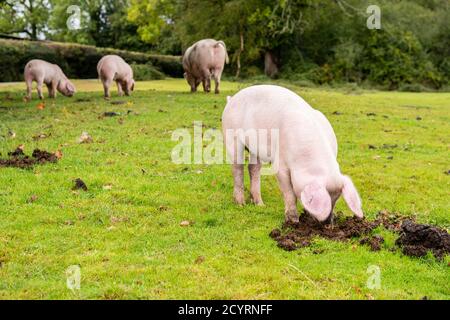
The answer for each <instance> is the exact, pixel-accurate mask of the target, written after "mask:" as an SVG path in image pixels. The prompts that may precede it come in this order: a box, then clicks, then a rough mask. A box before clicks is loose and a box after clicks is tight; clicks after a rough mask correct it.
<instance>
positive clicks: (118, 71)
mask: <svg viewBox="0 0 450 320" xmlns="http://www.w3.org/2000/svg"><path fill="white" fill-rule="evenodd" d="M97 72H98V75H99V77H100V78H104V77H106V78H109V77H115V78H117V79H122V78H127V77H131V78H133V70H132V69H131V67H130V65H129V64H128V63H126V62H125V60H123V59H122V58H121V57H119V56H117V55H107V56H104V57H103V58H101V59H100V61H99V62H98V64H97Z"/></svg>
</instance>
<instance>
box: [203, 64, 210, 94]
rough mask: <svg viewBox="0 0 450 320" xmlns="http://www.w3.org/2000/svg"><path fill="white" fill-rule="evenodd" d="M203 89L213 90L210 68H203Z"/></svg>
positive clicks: (206, 90)
mask: <svg viewBox="0 0 450 320" xmlns="http://www.w3.org/2000/svg"><path fill="white" fill-rule="evenodd" d="M202 84H203V91H205V92H210V91H211V71H209V70H208V69H205V70H203V80H202Z"/></svg>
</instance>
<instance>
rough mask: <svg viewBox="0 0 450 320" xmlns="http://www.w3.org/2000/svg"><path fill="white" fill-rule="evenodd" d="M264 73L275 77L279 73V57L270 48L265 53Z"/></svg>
mask: <svg viewBox="0 0 450 320" xmlns="http://www.w3.org/2000/svg"><path fill="white" fill-rule="evenodd" d="M264 73H265V74H266V76H268V77H270V78H275V77H276V76H277V74H278V59H277V57H276V56H275V54H274V53H273V52H272V51H269V50H268V51H266V53H265V54H264Z"/></svg>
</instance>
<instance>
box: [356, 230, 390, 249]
mask: <svg viewBox="0 0 450 320" xmlns="http://www.w3.org/2000/svg"><path fill="white" fill-rule="evenodd" d="M359 243H360V244H368V245H369V246H370V250H372V251H380V250H381V246H382V244H383V243H384V238H383V237H382V236H380V235H378V234H377V235H374V236H370V237H365V238H362V239H361V240H360V241H359Z"/></svg>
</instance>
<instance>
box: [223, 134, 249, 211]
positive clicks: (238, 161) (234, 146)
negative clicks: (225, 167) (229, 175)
mask: <svg viewBox="0 0 450 320" xmlns="http://www.w3.org/2000/svg"><path fill="white" fill-rule="evenodd" d="M225 145H226V148H227V151H228V154H229V156H230V159H231V162H232V171H233V181H234V189H233V198H234V201H235V202H236V203H237V204H239V205H243V204H245V196H244V162H243V159H242V158H243V154H244V145H243V144H242V143H240V142H239V141H238V139H237V138H236V137H229V139H227V137H226V135H225Z"/></svg>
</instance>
